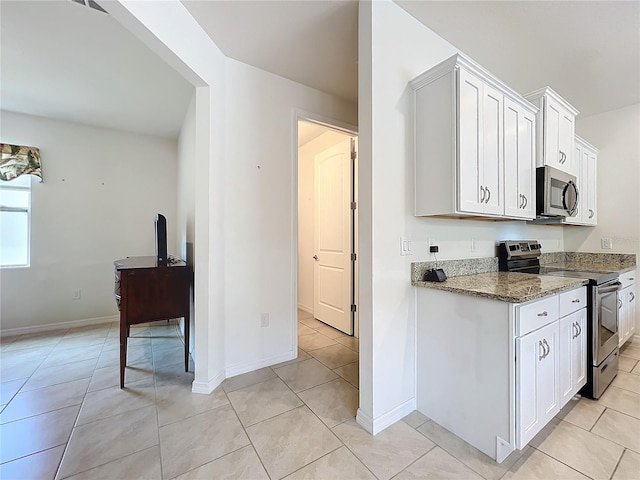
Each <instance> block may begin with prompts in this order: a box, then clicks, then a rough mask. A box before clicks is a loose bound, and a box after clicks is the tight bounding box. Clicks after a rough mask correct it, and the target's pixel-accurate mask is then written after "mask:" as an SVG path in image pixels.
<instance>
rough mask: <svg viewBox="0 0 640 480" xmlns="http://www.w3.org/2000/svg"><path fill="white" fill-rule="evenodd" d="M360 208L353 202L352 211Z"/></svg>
mask: <svg viewBox="0 0 640 480" xmlns="http://www.w3.org/2000/svg"><path fill="white" fill-rule="evenodd" d="M357 207H358V204H357V203H356V202H351V210H355V209H356V208H357Z"/></svg>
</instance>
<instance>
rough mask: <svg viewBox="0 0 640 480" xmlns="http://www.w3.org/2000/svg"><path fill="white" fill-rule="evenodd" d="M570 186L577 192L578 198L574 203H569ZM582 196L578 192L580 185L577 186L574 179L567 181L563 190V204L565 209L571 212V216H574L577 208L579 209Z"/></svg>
mask: <svg viewBox="0 0 640 480" xmlns="http://www.w3.org/2000/svg"><path fill="white" fill-rule="evenodd" d="M569 188H571V189H572V190H573V191H574V192H575V193H576V199H575V201H574V202H573V205H570V206H569V205H567V192H568V190H569ZM579 198H580V193H579V192H578V187H577V186H576V184H575V183H573V181H572V180H569V181H568V182H567V184H566V185H565V187H564V190H563V192H562V205H563V206H564V209H565V210H566V211H567V212H569V215H570V216H574V215H575V213H576V210H578V200H579Z"/></svg>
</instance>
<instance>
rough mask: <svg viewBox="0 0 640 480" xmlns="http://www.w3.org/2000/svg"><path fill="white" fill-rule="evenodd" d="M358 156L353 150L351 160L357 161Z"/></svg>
mask: <svg viewBox="0 0 640 480" xmlns="http://www.w3.org/2000/svg"><path fill="white" fill-rule="evenodd" d="M357 155H358V154H357V153H356V151H355V150H351V160H355V159H356V157H357Z"/></svg>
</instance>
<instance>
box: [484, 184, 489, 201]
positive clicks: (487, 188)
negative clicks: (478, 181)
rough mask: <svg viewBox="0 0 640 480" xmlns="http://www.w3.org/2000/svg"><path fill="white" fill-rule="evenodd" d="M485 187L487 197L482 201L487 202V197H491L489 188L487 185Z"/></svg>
mask: <svg viewBox="0 0 640 480" xmlns="http://www.w3.org/2000/svg"><path fill="white" fill-rule="evenodd" d="M485 189H486V190H487V199H486V200H485V201H484V203H489V199H490V198H491V190H489V187H485Z"/></svg>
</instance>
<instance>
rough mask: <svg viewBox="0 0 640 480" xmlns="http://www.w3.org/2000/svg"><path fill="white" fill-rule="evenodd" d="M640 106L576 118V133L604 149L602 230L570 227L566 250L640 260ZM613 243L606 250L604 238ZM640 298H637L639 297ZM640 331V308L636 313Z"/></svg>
mask: <svg viewBox="0 0 640 480" xmlns="http://www.w3.org/2000/svg"><path fill="white" fill-rule="evenodd" d="M638 132H640V104H636V105H631V106H628V107H625V108H621V109H618V110H613V111H610V112H605V113H601V114H598V115H591V116H589V117H581V116H580V115H578V118H577V119H576V133H577V134H578V135H580V136H581V137H583V138H584V139H585V140H587V141H588V142H589V143H591V144H592V145H593V146H594V147H596V148H597V149H598V150H599V153H598V225H597V226H596V227H565V247H566V249H567V250H569V251H578V252H608V253H610V252H618V253H635V254H636V259H637V260H640V137H639V136H638ZM603 237H608V238H611V239H612V243H613V249H612V250H602V249H601V246H600V239H601V238H603ZM636 290H637V292H638V294H640V282H636ZM638 294H637V295H636V297H637V296H638ZM636 332H640V309H638V308H637V309H636Z"/></svg>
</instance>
